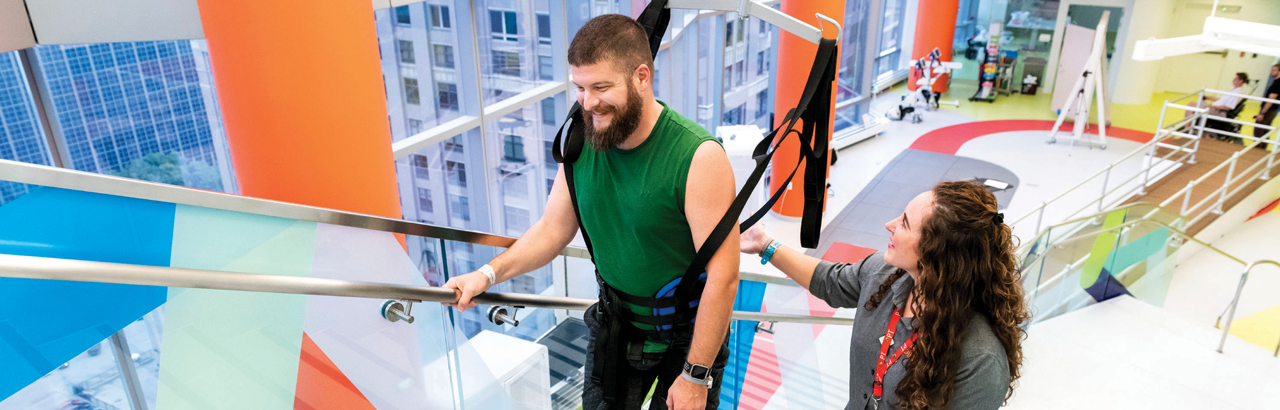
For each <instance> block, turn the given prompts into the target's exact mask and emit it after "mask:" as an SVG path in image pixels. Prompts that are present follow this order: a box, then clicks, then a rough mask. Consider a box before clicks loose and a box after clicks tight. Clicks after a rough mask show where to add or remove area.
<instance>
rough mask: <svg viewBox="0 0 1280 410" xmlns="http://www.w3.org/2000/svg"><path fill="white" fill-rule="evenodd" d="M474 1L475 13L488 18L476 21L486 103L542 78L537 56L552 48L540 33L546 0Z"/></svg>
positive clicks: (506, 95) (534, 85)
mask: <svg viewBox="0 0 1280 410" xmlns="http://www.w3.org/2000/svg"><path fill="white" fill-rule="evenodd" d="M474 5H475V15H476V16H478V17H480V18H482V19H484V20H487V21H488V22H487V24H479V25H478V27H484V28H485V30H484V31H483V32H480V33H477V34H478V35H479V38H480V41H479V45H480V47H479V52H480V59H479V60H480V70H481V77H482V81H481V85H482V88H483V90H482V91H483V94H484V103H485V105H490V104H494V103H497V102H499V101H502V100H505V99H507V98H511V97H513V96H515V95H518V94H520V93H522V92H525V91H529V90H530V89H533V88H534V87H537V86H538V85H540V84H542V83H543V82H545V81H546V80H544V79H543V77H544V76H542V75H539V73H538V70H539V62H538V57H539V56H551V55H552V51H551V43H550V41H549V38H548V39H547V40H548V41H546V42H545V43H544V42H543V41H542V40H541V39H540V37H539V32H538V30H539V27H538V15H539V14H547V15H548V16H549V14H548V13H549V12H550V6H549V4H548V3H547V0H480V1H476V2H474ZM548 23H549V21H548ZM548 34H550V33H549V31H548Z"/></svg>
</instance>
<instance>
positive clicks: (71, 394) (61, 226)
mask: <svg viewBox="0 0 1280 410" xmlns="http://www.w3.org/2000/svg"><path fill="white" fill-rule="evenodd" d="M34 192H35V193H36V194H33V195H28V196H26V197H24V198H22V199H21V200H20V201H18V202H15V204H14V206H5V207H0V253H5V254H21V255H34V256H49V257H59V258H70V259H84V260H95V261H106V262H121V263H130V264H142V265H154V266H171V267H179V268H195V269H208V270H218V271H234V272H242V273H256V274H271V275H281V276H297V277H312V278H327V279H338V280H359V281H370V282H381V283H393V284H404V285H427V284H439V283H441V282H443V280H444V279H445V277H444V274H443V269H442V268H441V267H443V266H444V260H443V259H442V258H443V254H442V252H439V248H438V246H437V244H438V243H437V242H435V241H432V242H430V243H428V242H425V241H423V240H422V239H421V238H417V237H412V236H410V237H408V238H407V239H408V241H407V242H408V244H409V251H410V252H409V253H408V254H406V253H405V248H404V247H402V245H401V242H400V241H399V240H398V239H397V236H396V235H394V234H391V233H387V232H377V231H369V230H364V229H357V228H350V227H344V226H334V225H327V224H317V223H311V222H301V221H293V220H286V219H280V218H272V217H263V216H257V215H250V214H243V213H237V212H228V211H219V210H212V209H206V208H199V207H193V206H174V205H172V204H163V203H156V202H153V201H145V200H138V199H132V198H123V197H114V196H109V195H99V194H89V193H84V192H78V191H70V190H64V189H57V188H48V187H43V188H40V189H37V190H35V191H34ZM18 204H21V205H20V206H19V205H18ZM69 209H74V210H77V212H67V210H69ZM73 229H74V230H76V232H79V233H80V234H78V235H73V236H68V235H63V234H61V232H67V231H69V230H73ZM33 244H35V245H33ZM491 253H492V252H489V254H486V255H483V257H484V258H486V259H484V260H487V258H488V257H491V256H492V255H491ZM468 267H470V266H468ZM547 270H548V271H549V270H550V268H547ZM544 276H546V277H549V275H544ZM41 300H46V301H47V300H63V301H70V303H72V304H73V305H76V306H80V305H81V304H82V305H83V306H80V307H92V308H85V309H79V311H80V313H78V314H77V315H75V316H74V317H71V318H64V320H59V321H57V323H56V325H50V324H49V323H48V322H47V321H34V320H11V321H8V322H6V325H5V326H6V327H8V328H9V330H11V331H12V333H15V334H18V335H22V336H23V337H25V338H26V339H22V338H4V339H0V352H21V355H22V357H23V358H24V359H25V360H11V359H8V358H6V359H5V362H6V363H9V364H18V363H20V364H21V365H18V366H16V367H15V366H7V367H6V372H5V373H4V375H3V376H0V387H3V388H7V387H9V386H11V385H16V386H18V387H22V386H27V390H28V393H20V394H19V395H17V396H14V397H13V398H11V401H6V402H5V404H4V405H3V406H4V407H3V408H22V409H27V408H59V407H58V406H60V405H62V404H63V403H66V402H68V400H73V399H74V400H83V401H86V402H88V403H90V405H93V406H95V407H94V408H104V409H105V408H129V406H128V404H127V403H126V402H125V401H123V400H124V399H123V391H124V390H123V387H122V386H120V385H119V384H120V382H119V381H118V380H119V379H120V378H119V375H118V374H117V373H115V369H116V367H115V361H114V360H112V359H110V356H111V354H110V353H109V352H108V353H107V354H104V355H102V356H100V357H95V356H94V355H96V354H98V352H100V351H101V350H98V349H105V348H106V346H103V347H101V348H98V349H91V350H89V351H88V352H87V353H86V354H87V355H88V356H89V359H85V358H83V356H85V355H81V356H82V357H81V358H75V359H73V357H76V354H75V352H81V351H84V349H88V348H90V347H92V346H94V345H96V344H99V341H100V340H102V338H103V337H107V336H110V335H111V334H116V333H117V332H119V333H118V334H119V335H122V336H124V337H125V338H126V339H127V341H128V346H129V347H130V350H131V352H132V353H133V354H132V355H131V357H130V358H128V360H132V361H133V362H134V363H135V365H136V366H137V368H138V370H137V371H138V374H139V380H140V382H141V384H142V389H143V392H144V397H145V398H146V400H147V401H148V403H151V406H153V407H152V408H170V407H201V406H204V407H211V408H264V407H277V408H283V407H293V406H295V405H296V406H300V407H306V406H309V407H316V408H319V407H321V405H322V404H323V405H332V404H333V403H342V404H341V406H342V407H344V408H356V407H370V406H372V407H375V408H439V409H450V408H454V403H453V397H454V395H453V394H452V393H451V391H452V384H451V383H450V380H452V379H453V378H451V377H450V374H454V373H453V372H452V371H450V370H451V369H454V370H456V368H449V367H446V368H445V369H443V370H441V369H439V368H433V367H429V366H426V364H430V363H444V364H445V365H446V366H448V365H449V364H450V363H456V360H449V359H445V358H446V357H447V352H448V349H447V347H448V345H447V342H448V338H447V336H448V333H447V332H446V330H447V329H448V328H447V327H445V326H444V323H446V316H444V315H445V314H446V312H445V311H444V309H442V308H441V306H440V305H439V304H431V303H425V304H419V306H416V307H415V308H414V309H413V314H414V315H415V316H416V317H417V318H418V319H420V321H419V323H418V327H413V326H411V325H408V324H405V323H391V322H388V321H386V320H385V319H382V318H381V317H379V313H378V312H379V308H380V307H381V306H382V304H383V302H384V301H382V300H374V299H361V298H339V297H320V296H315V297H309V296H301V295H280V294H270V293H253V292H228V291H216V290H207V289H179V288H164V287H150V286H126V285H110V284H101V283H85V282H61V281H39V280H35V281H33V280H15V279H0V310H3V311H5V312H7V313H6V314H7V315H13V316H11V317H10V318H32V317H40V316H39V315H42V314H47V312H46V310H47V304H42V303H39V301H41ZM161 306H163V308H162V310H161V309H157V308H160V307H161ZM72 307H75V306H72ZM553 315H554V314H553ZM531 324H534V325H537V324H538V319H533V320H531ZM531 327H537V326H531ZM544 327H545V326H544ZM121 329H123V331H121ZM51 341H56V342H51ZM159 354H163V357H160V356H158V355H159ZM64 361H66V362H68V363H69V365H68V366H65V367H64V368H63V369H61V370H58V368H57V365H56V363H62V362H64ZM86 363H87V364H86ZM46 364H47V366H45V365H46ZM28 365H30V366H28ZM37 365H39V366H44V367H41V368H36V367H38V366H37ZM161 366H162V367H161ZM76 369H80V370H76ZM50 371H52V372H53V373H52V374H50V375H49V376H44V377H43V378H41V375H42V374H45V373H48V372H50ZM33 383H34V384H33ZM16 390H17V389H14V391H16ZM11 393H13V391H3V390H0V397H9V396H10V395H11ZM94 400H96V401H94ZM11 403H12V404H11ZM41 403H44V404H41ZM104 403H105V404H104ZM361 403H365V404H364V405H362V404H361ZM424 403H425V405H424ZM9 406H14V407H9Z"/></svg>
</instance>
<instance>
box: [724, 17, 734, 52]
mask: <svg viewBox="0 0 1280 410" xmlns="http://www.w3.org/2000/svg"><path fill="white" fill-rule="evenodd" d="M734 23H735V22H734V21H733V20H729V21H726V22H724V46H725V47H729V46H731V45H733V25H734Z"/></svg>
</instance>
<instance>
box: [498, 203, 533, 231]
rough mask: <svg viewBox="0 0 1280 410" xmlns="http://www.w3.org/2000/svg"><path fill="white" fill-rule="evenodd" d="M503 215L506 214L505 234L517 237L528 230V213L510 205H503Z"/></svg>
mask: <svg viewBox="0 0 1280 410" xmlns="http://www.w3.org/2000/svg"><path fill="white" fill-rule="evenodd" d="M502 208H503V211H504V212H503V213H505V214H506V218H504V219H506V224H507V234H508V235H518V234H520V233H523V232H524V231H525V230H527V229H529V211H528V210H526V209H520V208H517V207H514V206H510V205H504V206H503V207H502Z"/></svg>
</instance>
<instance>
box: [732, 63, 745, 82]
mask: <svg viewBox="0 0 1280 410" xmlns="http://www.w3.org/2000/svg"><path fill="white" fill-rule="evenodd" d="M733 65H734V69H733V70H734V71H736V73H735V74H737V75H738V77H737V81H734V86H737V87H741V86H742V83H743V82H744V81H746V79H747V62H746V61H738V62H736V63H734V64H733Z"/></svg>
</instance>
